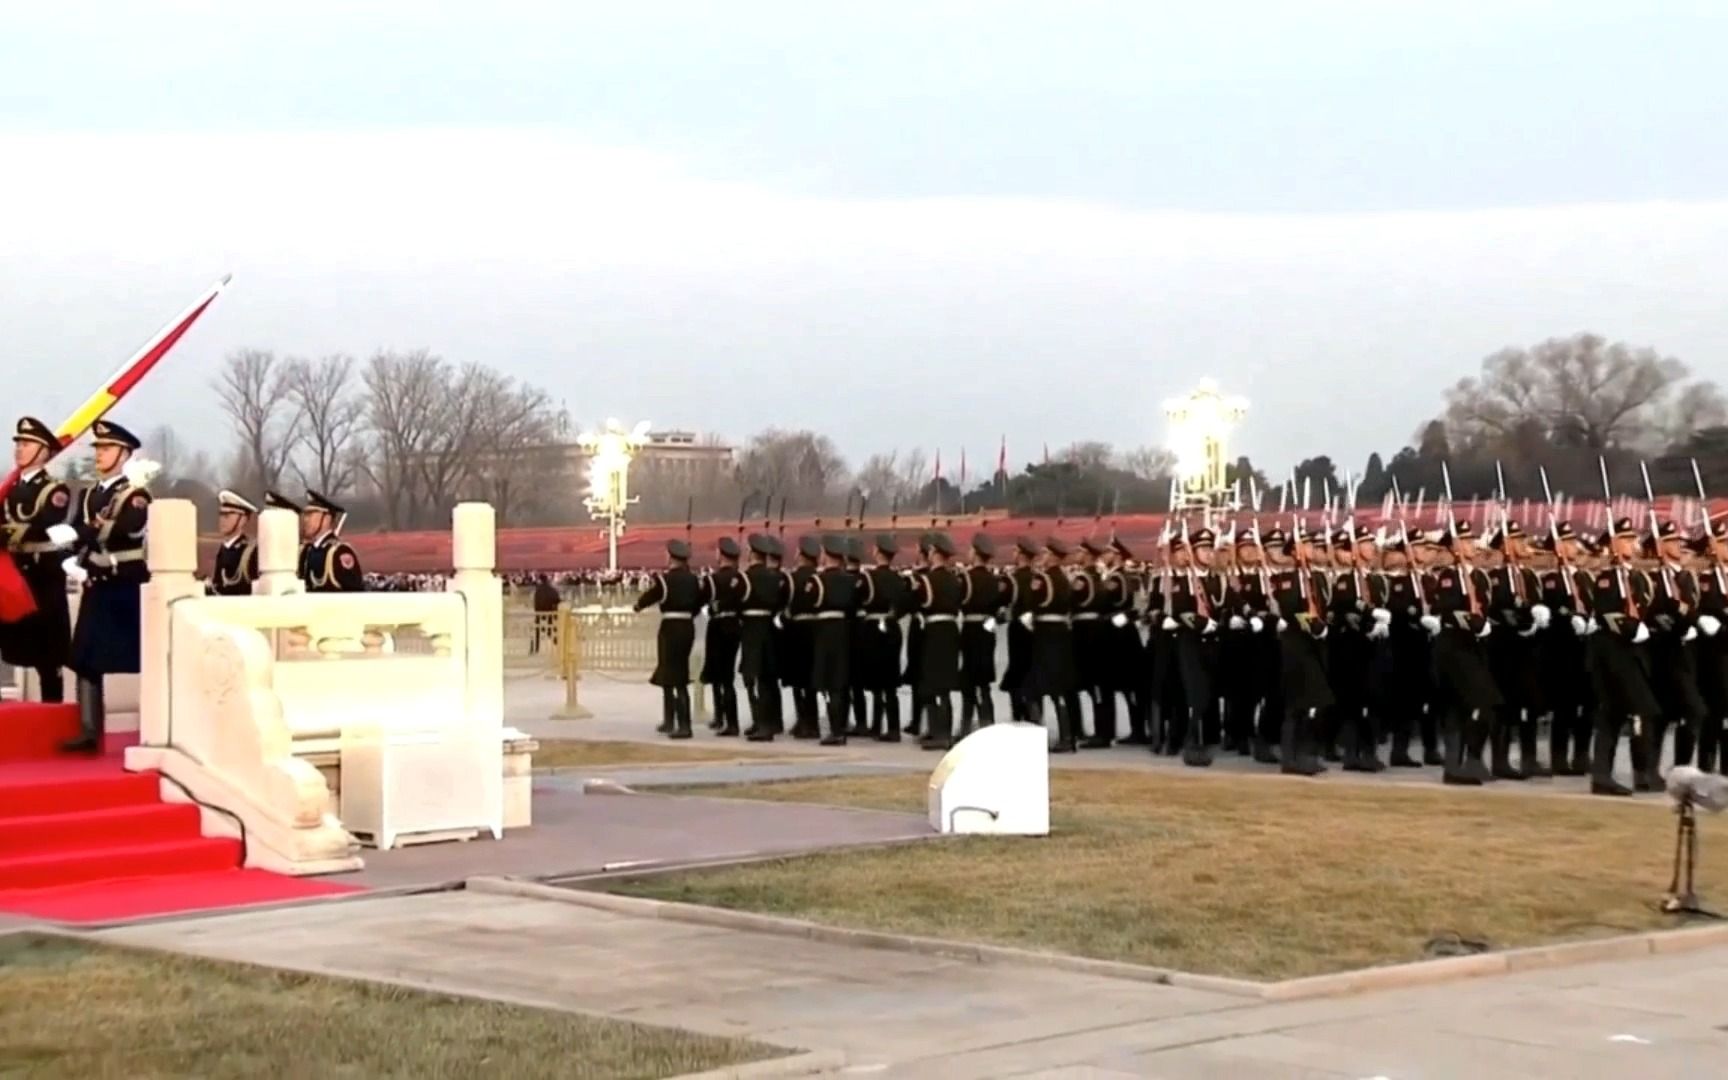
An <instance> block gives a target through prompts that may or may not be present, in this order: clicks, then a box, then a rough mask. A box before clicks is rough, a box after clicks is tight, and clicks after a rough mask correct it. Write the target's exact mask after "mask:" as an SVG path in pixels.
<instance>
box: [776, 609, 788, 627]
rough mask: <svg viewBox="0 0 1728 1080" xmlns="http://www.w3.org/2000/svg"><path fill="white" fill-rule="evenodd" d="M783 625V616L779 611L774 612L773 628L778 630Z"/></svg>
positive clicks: (784, 621) (784, 623) (784, 622)
mask: <svg viewBox="0 0 1728 1080" xmlns="http://www.w3.org/2000/svg"><path fill="white" fill-rule="evenodd" d="M785 625H786V620H785V618H783V617H782V616H781V614H780V613H779V612H775V613H774V628H775V629H776V630H778V629H780V628H781V627H783V626H785Z"/></svg>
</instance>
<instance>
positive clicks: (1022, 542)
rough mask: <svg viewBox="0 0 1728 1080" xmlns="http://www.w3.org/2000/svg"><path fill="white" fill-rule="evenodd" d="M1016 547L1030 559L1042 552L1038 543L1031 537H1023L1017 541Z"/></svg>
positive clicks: (1015, 542)
mask: <svg viewBox="0 0 1728 1080" xmlns="http://www.w3.org/2000/svg"><path fill="white" fill-rule="evenodd" d="M1014 547H1015V548H1016V549H1017V550H1018V551H1019V552H1020V554H1022V555H1025V556H1028V557H1031V556H1034V555H1037V554H1038V552H1039V551H1040V550H1042V549H1040V548H1039V547H1038V541H1036V540H1034V539H1032V538H1031V537H1030V536H1022V537H1018V538H1017V539H1015V541H1014Z"/></svg>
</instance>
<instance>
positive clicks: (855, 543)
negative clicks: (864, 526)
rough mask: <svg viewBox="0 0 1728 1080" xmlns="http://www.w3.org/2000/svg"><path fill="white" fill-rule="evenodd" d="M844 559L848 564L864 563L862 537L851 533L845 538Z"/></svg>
mask: <svg viewBox="0 0 1728 1080" xmlns="http://www.w3.org/2000/svg"><path fill="white" fill-rule="evenodd" d="M846 559H847V561H848V562H857V563H861V562H863V561H864V537H863V536H861V535H859V534H858V533H853V534H852V535H850V536H848V537H847V538H846Z"/></svg>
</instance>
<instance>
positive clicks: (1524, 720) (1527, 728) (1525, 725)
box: [1518, 709, 1554, 780]
mask: <svg viewBox="0 0 1728 1080" xmlns="http://www.w3.org/2000/svg"><path fill="white" fill-rule="evenodd" d="M1537 726H1538V725H1537V718H1536V717H1534V716H1531V715H1530V712H1529V710H1527V709H1526V710H1521V715H1520V717H1519V723H1518V771H1519V772H1521V773H1523V774H1524V775H1525V776H1526V777H1528V778H1530V779H1535V780H1546V779H1547V778H1548V777H1550V776H1553V775H1554V770H1553V769H1550V768H1549V767H1548V766H1546V765H1544V764H1542V759H1541V758H1540V757H1539V756H1538V755H1537V753H1536V736H1537V734H1538V732H1537V730H1536V728H1537Z"/></svg>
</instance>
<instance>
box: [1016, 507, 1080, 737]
mask: <svg viewBox="0 0 1728 1080" xmlns="http://www.w3.org/2000/svg"><path fill="white" fill-rule="evenodd" d="M1022 549H1024V545H1023V546H1022ZM1068 554H1069V548H1068V545H1067V544H1065V543H1063V542H1062V541H1061V540H1060V539H1057V538H1056V537H1051V538H1050V539H1049V540H1048V541H1046V542H1045V545H1044V553H1043V554H1042V555H1041V556H1040V557H1039V565H1038V566H1037V568H1036V569H1035V570H1034V571H1033V573H1032V575H1031V578H1030V580H1028V581H1027V583H1026V588H1025V589H1024V591H1021V592H1019V593H1018V594H1017V595H1016V597H1015V604H1016V607H1017V611H1016V613H1015V617H1016V618H1017V619H1018V620H1019V621H1020V624H1021V625H1022V626H1025V627H1026V628H1027V629H1029V630H1030V631H1031V632H1032V656H1031V662H1030V663H1029V665H1028V667H1027V671H1026V679H1025V682H1024V683H1023V684H1022V690H1023V692H1024V694H1025V695H1026V707H1027V719H1028V720H1029V721H1030V722H1032V723H1040V722H1041V721H1042V716H1041V715H1040V714H1041V713H1042V710H1043V702H1044V701H1045V700H1046V699H1048V700H1049V702H1050V705H1051V707H1052V708H1053V709H1054V710H1055V711H1056V742H1055V743H1054V744H1053V745H1052V746H1051V747H1050V752H1051V753H1053V754H1072V753H1074V751H1075V749H1076V742H1075V737H1074V735H1075V732H1074V726H1075V722H1074V716H1073V713H1071V712H1070V711H1069V702H1070V701H1071V700H1072V698H1073V695H1074V690H1075V685H1076V682H1077V680H1076V676H1075V671H1074V638H1073V634H1072V631H1071V623H1070V616H1071V614H1072V608H1073V604H1072V597H1071V596H1070V592H1069V586H1068V575H1066V574H1064V573H1063V572H1062V563H1063V561H1064V560H1066V559H1067V558H1068Z"/></svg>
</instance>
